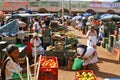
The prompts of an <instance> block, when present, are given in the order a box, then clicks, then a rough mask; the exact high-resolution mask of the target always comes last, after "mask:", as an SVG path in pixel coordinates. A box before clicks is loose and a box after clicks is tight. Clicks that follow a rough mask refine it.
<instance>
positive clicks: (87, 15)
mask: <svg viewBox="0 0 120 80" xmlns="http://www.w3.org/2000/svg"><path fill="white" fill-rule="evenodd" d="M82 15H83V16H84V17H89V16H91V15H92V14H91V13H87V12H86V13H83V14H82Z"/></svg>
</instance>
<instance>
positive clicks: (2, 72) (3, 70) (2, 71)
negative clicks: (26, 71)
mask: <svg viewBox="0 0 120 80" xmlns="http://www.w3.org/2000/svg"><path fill="white" fill-rule="evenodd" d="M9 60H10V59H6V60H5V61H4V62H3V65H2V67H1V78H2V80H5V79H6V76H5V67H6V64H7V62H8V61H9Z"/></svg>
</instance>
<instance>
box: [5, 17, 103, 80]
mask: <svg viewBox="0 0 120 80" xmlns="http://www.w3.org/2000/svg"><path fill="white" fill-rule="evenodd" d="M87 19H88V18H87ZM87 19H86V18H85V17H83V18H81V19H78V20H76V21H71V20H70V19H65V20H64V22H61V21H60V20H56V22H57V23H58V24H63V25H64V27H65V28H68V27H71V26H72V25H71V24H68V22H74V23H75V24H76V25H75V26H72V27H74V28H76V29H78V30H79V31H80V32H82V33H83V35H85V36H86V38H87V44H84V45H83V44H81V43H80V44H73V45H72V48H73V49H75V50H76V53H77V54H76V57H78V58H79V57H82V59H83V60H84V63H83V67H84V69H87V67H88V65H89V64H93V63H96V62H98V58H97V50H96V49H97V41H98V40H101V39H102V38H103V37H104V36H105V33H104V24H103V22H102V21H99V20H94V17H90V18H89V19H88V20H87ZM29 22H30V23H29V25H30V26H28V27H27V29H28V30H30V33H33V35H32V37H31V38H30V39H29V44H27V43H26V46H27V48H28V49H27V50H28V52H29V51H30V52H31V54H32V55H31V56H32V57H33V58H34V57H35V55H34V54H35V53H34V52H35V51H36V53H37V56H39V55H43V54H44V53H45V48H44V47H43V45H42V43H43V41H42V40H41V38H40V37H39V36H38V34H39V33H41V32H42V30H43V29H44V28H49V27H50V23H51V21H50V19H49V18H48V17H45V18H44V19H43V18H39V17H34V18H31V19H30V20H29ZM70 25H71V26H70ZM24 33H25V32H24V30H23V27H21V26H20V27H19V30H18V32H17V35H16V36H17V43H18V44H23V43H25V42H24V41H25V38H24V37H23V34H24ZM35 47H36V48H35ZM35 49H36V50H35ZM18 52H19V51H18V48H17V47H16V46H15V45H8V47H7V53H8V57H7V58H6V60H5V61H4V65H3V72H5V74H3V76H4V78H6V79H8V78H10V77H11V76H12V73H14V72H15V70H14V69H13V66H12V64H11V62H10V60H12V61H13V62H14V67H15V68H16V69H18V70H19V72H21V71H24V69H22V68H21V67H20V65H19V64H18V62H17V59H18V56H19V53H18ZM9 58H10V59H9ZM5 66H7V67H5Z"/></svg>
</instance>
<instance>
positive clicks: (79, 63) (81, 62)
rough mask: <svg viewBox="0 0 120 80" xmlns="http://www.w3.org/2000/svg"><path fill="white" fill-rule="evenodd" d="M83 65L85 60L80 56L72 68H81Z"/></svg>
mask: <svg viewBox="0 0 120 80" xmlns="http://www.w3.org/2000/svg"><path fill="white" fill-rule="evenodd" d="M82 65H83V60H82V59H79V58H75V59H74V62H73V65H72V70H80V69H81V68H82Z"/></svg>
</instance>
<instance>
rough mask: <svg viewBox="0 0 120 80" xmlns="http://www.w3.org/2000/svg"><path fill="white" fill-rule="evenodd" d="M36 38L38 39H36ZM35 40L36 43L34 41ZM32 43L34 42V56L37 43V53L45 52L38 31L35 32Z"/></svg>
mask: <svg viewBox="0 0 120 80" xmlns="http://www.w3.org/2000/svg"><path fill="white" fill-rule="evenodd" d="M34 40H36V41H34ZM34 42H35V43H34ZM30 43H31V44H32V56H33V57H34V54H35V53H34V52H35V45H36V54H37V55H39V54H44V48H43V47H42V41H41V39H40V38H39V37H38V34H37V33H33V38H31V40H30Z"/></svg>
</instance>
